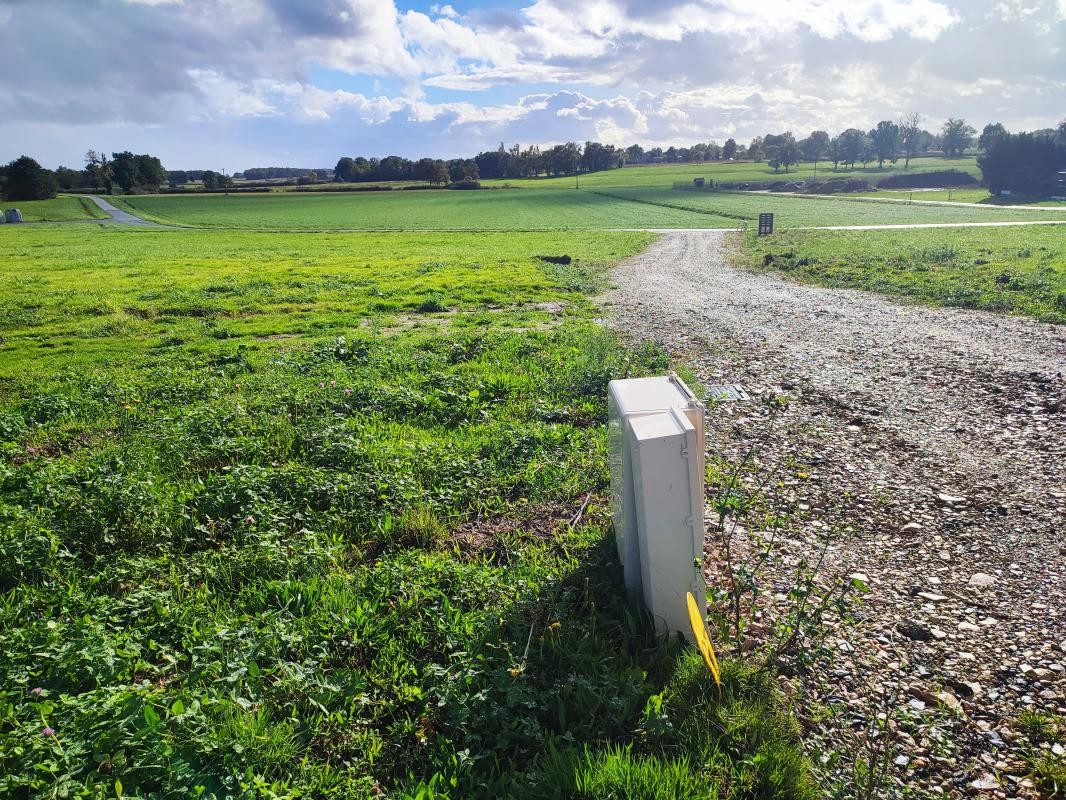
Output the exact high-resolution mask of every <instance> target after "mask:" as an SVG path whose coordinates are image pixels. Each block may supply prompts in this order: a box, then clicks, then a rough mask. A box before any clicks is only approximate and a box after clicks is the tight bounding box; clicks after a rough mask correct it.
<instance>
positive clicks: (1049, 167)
mask: <svg viewBox="0 0 1066 800" xmlns="http://www.w3.org/2000/svg"><path fill="white" fill-rule="evenodd" d="M977 165H978V166H979V167H980V168H981V176H982V178H984V181H985V183H987V184H988V188H989V191H991V192H992V193H993V194H998V193H999V192H1000V191H1002V190H1003V189H1010V190H1011V191H1016V192H1024V193H1026V194H1031V195H1040V194H1042V193H1043V192H1044V191H1046V190H1047V189H1049V188H1050V186H1051V182H1052V179H1053V177H1054V175H1055V170H1056V169H1057V166H1058V153H1057V152H1056V147H1055V141H1054V139H1052V137H1050V136H1046V135H1035V134H1031V133H1019V134H1016V135H1012V134H1009V133H1008V134H1007V135H1006V136H1001V137H998V138H996V139H995V140H994V141H993V142H992V144H991V145H990V146H989V148H988V150H987V151H985V152H984V153H982V154H981V155H979V156H978V157H977Z"/></svg>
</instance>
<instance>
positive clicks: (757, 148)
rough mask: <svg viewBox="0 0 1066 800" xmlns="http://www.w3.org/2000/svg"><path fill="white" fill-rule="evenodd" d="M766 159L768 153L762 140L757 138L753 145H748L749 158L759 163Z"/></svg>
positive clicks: (752, 142)
mask: <svg viewBox="0 0 1066 800" xmlns="http://www.w3.org/2000/svg"><path fill="white" fill-rule="evenodd" d="M765 157H766V151H765V150H764V149H763V143H762V138H761V137H759V136H756V137H755V138H754V139H752V140H751V144H749V145H748V158H750V159H751V160H752V161H754V162H756V163H758V162H760V161H762V160H763V159H764V158H765Z"/></svg>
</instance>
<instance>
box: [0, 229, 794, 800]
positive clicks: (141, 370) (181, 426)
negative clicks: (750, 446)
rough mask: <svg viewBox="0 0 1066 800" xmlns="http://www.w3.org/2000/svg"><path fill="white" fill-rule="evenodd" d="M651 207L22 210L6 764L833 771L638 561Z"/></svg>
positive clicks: (11, 444) (390, 775) (788, 792)
mask: <svg viewBox="0 0 1066 800" xmlns="http://www.w3.org/2000/svg"><path fill="white" fill-rule="evenodd" d="M648 239H649V237H648V236H646V235H643V234H623V233H615V234H608V233H597V234H583V235H581V236H564V235H561V234H498V233H482V234H476V235H474V234H439V235H418V236H403V235H371V234H284V235H281V234H263V233H251V232H205V231H180V230H179V231H160V230H129V229H117V228H115V227H110V226H106V227H96V226H70V227H68V228H60V227H58V226H42V227H29V226H27V227H22V228H14V226H12V229H10V230H6V229H0V247H3V249H4V252H5V254H6V264H5V266H6V267H7V269H5V271H4V274H3V276H2V277H0V301H2V302H3V304H4V306H3V307H4V314H3V315H2V321H3V329H2V330H0V353H2V356H3V357H2V359H0V363H2V364H3V368H2V374H0V386H2V391H0V796H3V797H13V798H37V797H42V798H43V797H62V796H67V797H74V796H89V797H115V796H120V795H121V796H127V797H128V796H155V797H183V798H184V797H217V798H222V797H247V798H260V797H262V798H267V797H269V798H278V797H283V798H295V797H308V798H311V797H314V798H320V797H353V798H358V797H382V796H385V797H412V798H413V797H419V798H435V797H436V798H439V797H453V798H468V797H484V798H489V797H501V796H502V797H545V798H551V797H557V798H570V797H585V798H590V800H591V798H600V797H608V796H628V797H642V798H652V797H655V798H678V799H679V800H680V798H685V799H686V800H691V798H705V799H706V800H713V799H715V798H721V799H723V800H724V799H725V798H734V799H736V800H739V799H740V798H780V799H781V800H785V799H786V798H806V797H813V796H814V795H815V792H814V790H813V788H812V783H811V777H810V772H809V767H808V765H807V763H806V761H805V760H804V759H803V757H802V755H801V751H800V748H799V746H798V732H797V730H796V728H795V723H794V722H793V721H792V719H791V718H790V717H789V716H787V715H786V714H785V713H784V712H783V710H782V706H781V704H780V702H781V701H780V698H779V697H778V696H777V694H776V691H777V690H776V686H777V684H776V681H775V680H774V679H773V677H772V676H769V675H766V674H757V673H753V672H751V671H750V670H748V669H746V668H745V667H744V666H743V665H741V664H738V663H727V664H725V665H724V669H725V675H724V687H723V690H722V692H721V694H719V693H718V692H717V691H716V690H714V688H713V687H712V686H711V684H710V681H709V677H708V675H707V672H706V670H705V669H704V668H703V666H702V663H701V662H700V660H699V657H698V656H696V655H694V654H693V653H691V652H687V651H683V650H682V649H681V648H680V647H679V645H678V644H677V643H676V642H670V641H665V640H661V639H656V638H655V637H654V636H653V635H652V634H651V633H650V630H651V628H650V626H649V624H648V621H647V620H646V619H644V618H643V617H642V616H641V615H640V614H639V613H638V612H637V610H636V609H635V608H634V607H633V606H631V605H629V604H628V603H627V600H626V598H625V597H624V594H623V592H622V590H621V588H620V587H621V576H620V574H619V569H618V567H617V566H616V563H615V556H614V544H613V541H612V540H611V538H610V533H609V529H608V514H607V511H606V508H605V499H604V493H605V491H606V486H607V475H606V457H605V448H606V442H605V436H604V426H603V424H602V423H603V421H604V415H605V407H604V391H605V387H606V382H607V381H608V380H609V379H611V378H612V377H617V376H624V375H635V374H646V373H648V372H651V371H661V370H663V369H664V368H666V366H667V364H666V362H665V358H664V356H663V354H662V353H660V352H659V351H657V350H655V349H642V350H636V351H634V350H628V349H625V348H624V347H622V346H621V344H620V343H619V342H618V341H617V340H616V339H615V338H614V336H613V335H612V334H610V333H609V332H607V331H605V330H603V329H602V328H600V327H599V326H597V325H595V324H594V323H593V321H592V317H593V315H594V314H595V309H594V308H593V307H592V306H591V305H590V303H589V301H588V299H587V295H588V293H590V292H592V291H595V290H596V289H597V288H598V287H599V286H601V285H602V279H603V277H604V270H605V268H606V266H607V265H609V264H610V263H611V262H612V261H614V260H615V259H617V258H620V257H622V256H624V255H627V254H629V253H632V252H634V251H635V250H636V249H638V248H640V247H641V246H643V245H644V244H645V243H646V242H647V241H648ZM561 254H567V255H570V256H571V257H572V259H573V260H572V262H571V263H570V264H569V265H549V264H546V263H545V262H544V261H542V260H539V259H537V258H536V256H538V255H561ZM542 303H551V304H553V305H550V306H546V305H538V304H542ZM586 498H587V500H588V503H587V505H586V504H585V501H586ZM583 506H584V507H585V510H584V512H581V509H582V507H583Z"/></svg>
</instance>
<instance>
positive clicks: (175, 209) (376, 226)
mask: <svg viewBox="0 0 1066 800" xmlns="http://www.w3.org/2000/svg"><path fill="white" fill-rule="evenodd" d="M115 202H117V203H118V204H119V205H121V206H122V207H124V208H127V209H128V210H130V211H132V212H133V213H135V214H138V215H140V216H144V217H145V218H147V219H152V220H155V221H158V222H163V223H167V224H175V225H187V226H193V227H205V228H238V229H240V228H246V229H259V230H330V229H333V230H341V229H354V230H411V231H416V230H426V231H434V230H602V229H628V228H652V229H657V228H666V229H668V228H737V227H745V226H750V225H751V224H753V222H754V220H756V219H757V218H758V215H759V213H761V212H772V213H774V214H775V217H776V219H775V224H776V226H777V227H779V228H796V227H808V226H823V225H894V224H911V223H924V222H942V223H951V222H989V221H1018V220H1040V219H1058V218H1060V216H1059V214H1056V212H1055V210H1053V209H1052V210H1048V211H1042V210H1041V211H1038V210H1026V209H1017V208H1010V207H1002V208H1001V207H996V206H985V205H973V206H972V207H968V206H965V207H964V206H928V205H921V204H914V205H911V204H906V203H890V202H881V201H879V200H877V199H876V198H844V197H839V198H837V197H834V198H821V197H802V196H790V195H778V194H767V193H751V192H710V191H690V190H676V189H672V188H670V187H654V186H639V187H616V188H604V189H595V188H583V189H580V190H575V189H573V188H569V189H567V188H558V189H498V190H485V191H448V190H443V189H442V190H436V191H419V192H381V193H367V194H328V193H321V194H294V193H289V194H282V193H278V194H260V195H224V194H223V195H220V194H210V195H184V196H178V195H172V196H165V195H164V196H160V195H154V196H153V195H145V196H140V197H125V198H116V201H115ZM1064 218H1066V217H1064Z"/></svg>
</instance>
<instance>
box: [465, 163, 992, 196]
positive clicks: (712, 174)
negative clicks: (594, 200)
mask: <svg viewBox="0 0 1066 800" xmlns="http://www.w3.org/2000/svg"><path fill="white" fill-rule="evenodd" d="M949 169H955V170H959V171H960V172H968V173H970V174H971V175H973V176H974V177H976V178H978V179H980V177H981V170H980V169H978V167H977V159H976V158H975V157H973V156H966V157H963V158H939V157H935V158H934V157H922V158H912V159H911V163H910V167H909V168H908V169H904V168H903V161H902V160H901V161H897V162H896V163H895V164H891V163H888V162H886V164H885V166H884V168H882V169H878V168H877V164H876V163H873V164H870V165H869V166H867V167H866V168H863V167H862V166H861V165H860V166H857V167H856V168H855V169H844V168H843V167H839V168H838V169H836V170H834V169H833V164H832V162H828V161H819V162H818V165H817V168H816V167H815V164H814V162H803V163H801V164H796V165H794V166H793V167H791V168H790V169H789V171H788V172H785V171H784V170H783V169H781V170H778V171H777V172H775V171H774V169H773V167H771V166H769V165H768V164H767V163H766V162H760V163H754V162H751V161H724V162H723V161H708V162H705V163H703V164H636V165H631V166H626V167H621V168H620V169H611V170H605V171H603V172H593V173H590V174H588V175H581V176H580V177H579V178H578V179H577V181H578V182H579V183H580V185H581V186H588V187H592V188H596V187H606V186H658V187H669V186H672V185H673V184H674V182H675V181H680V182H684V183H688V182H690V181H692V179H693V178H706V179H707V180H715V181H723V182H727V183H737V182H751V181H758V182H763V181H798V180H812V179H814V178H817V179H818V180H829V179H830V178H862V179H865V180H868V181H870V182H871V183H873V182H875V181H877V180H879V179H881V178H887V177H889V176H891V175H906V174H915V173H919V172H938V171H940V170H949ZM482 183H483V184H485V185H487V186H493V185H503V184H510V185H511V186H526V187H531V186H538V187H547V186H556V187H561V186H573V185H574V183H575V179H574V177H573V176H570V177H564V178H548V177H539V178H508V179H498V180H496V179H493V180H484V181H482Z"/></svg>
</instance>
